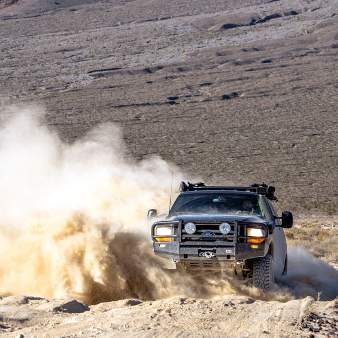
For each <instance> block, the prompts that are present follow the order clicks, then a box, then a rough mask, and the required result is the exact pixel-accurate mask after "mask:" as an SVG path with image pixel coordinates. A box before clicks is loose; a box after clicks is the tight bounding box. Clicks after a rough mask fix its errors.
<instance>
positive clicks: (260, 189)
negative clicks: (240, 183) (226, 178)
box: [180, 182, 277, 201]
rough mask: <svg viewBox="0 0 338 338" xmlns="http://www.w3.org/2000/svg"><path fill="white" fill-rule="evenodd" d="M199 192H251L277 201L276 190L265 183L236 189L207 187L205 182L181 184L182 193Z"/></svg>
mask: <svg viewBox="0 0 338 338" xmlns="http://www.w3.org/2000/svg"><path fill="white" fill-rule="evenodd" d="M197 190H235V191H250V192H255V193H257V194H259V195H265V196H266V197H267V198H268V199H269V200H272V201H277V197H276V196H275V191H276V188H275V187H273V186H271V185H267V184H265V183H264V182H263V183H262V184H258V183H254V184H252V185H250V186H249V187H236V186H207V185H205V184H204V183H203V182H198V183H190V182H181V184H180V191H181V192H184V191H197Z"/></svg>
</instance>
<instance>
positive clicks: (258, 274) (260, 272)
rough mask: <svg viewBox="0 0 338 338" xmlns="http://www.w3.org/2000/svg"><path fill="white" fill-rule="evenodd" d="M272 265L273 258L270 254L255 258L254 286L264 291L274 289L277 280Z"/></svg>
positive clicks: (253, 270) (253, 268) (253, 269)
mask: <svg viewBox="0 0 338 338" xmlns="http://www.w3.org/2000/svg"><path fill="white" fill-rule="evenodd" d="M272 265H273V259H272V255H270V254H267V255H266V256H265V257H260V258H256V259H254V260H253V264H252V284H253V286H254V287H256V288H258V289H260V290H262V291H269V290H271V289H272V287H273V285H274V282H275V278H274V274H273V267H272Z"/></svg>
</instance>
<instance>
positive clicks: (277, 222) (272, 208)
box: [267, 200, 282, 226]
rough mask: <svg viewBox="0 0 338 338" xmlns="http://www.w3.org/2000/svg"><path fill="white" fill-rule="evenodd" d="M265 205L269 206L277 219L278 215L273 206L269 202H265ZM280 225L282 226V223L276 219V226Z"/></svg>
mask: <svg viewBox="0 0 338 338" xmlns="http://www.w3.org/2000/svg"><path fill="white" fill-rule="evenodd" d="M267 203H268V204H269V207H270V210H271V212H272V214H273V216H275V217H278V213H277V210H276V208H275V206H274V204H273V203H272V202H271V201H269V200H267ZM281 224H282V221H281V220H280V219H276V225H279V226H280V225H281Z"/></svg>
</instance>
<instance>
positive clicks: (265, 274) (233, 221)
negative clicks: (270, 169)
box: [148, 182, 293, 290]
mask: <svg viewBox="0 0 338 338" xmlns="http://www.w3.org/2000/svg"><path fill="white" fill-rule="evenodd" d="M275 201H277V198H276V196H275V188H274V187H272V186H267V185H266V184H264V183H263V184H253V185H251V186H249V187H222V186H206V185H205V184H204V183H196V184H192V183H189V182H187V183H185V182H182V183H181V185H180V194H179V196H178V197H177V199H176V201H175V202H174V204H173V205H172V207H171V208H170V211H169V214H168V215H167V216H166V217H165V218H163V219H164V220H161V221H155V219H156V217H158V216H157V211H156V210H155V209H151V210H149V212H148V219H149V220H152V221H153V222H154V221H155V223H153V224H152V227H151V235H152V239H153V248H154V252H155V254H157V255H160V256H164V257H167V258H169V259H171V260H172V261H173V262H174V263H175V264H176V268H177V269H179V270H182V269H183V270H186V271H192V270H201V269H202V270H219V271H222V270H224V269H228V268H230V269H232V270H233V271H234V272H235V274H236V275H237V276H240V277H244V278H245V279H248V281H250V282H252V285H254V286H255V287H257V288H260V289H262V290H269V289H271V287H272V286H273V284H274V282H275V281H276V280H278V279H280V278H281V276H282V275H283V274H286V272H287V246H286V239H285V235H284V230H283V228H291V227H292V224H293V216H292V213H291V212H288V211H284V212H283V213H282V215H281V216H278V215H277V213H276V209H275V207H274V202H275Z"/></svg>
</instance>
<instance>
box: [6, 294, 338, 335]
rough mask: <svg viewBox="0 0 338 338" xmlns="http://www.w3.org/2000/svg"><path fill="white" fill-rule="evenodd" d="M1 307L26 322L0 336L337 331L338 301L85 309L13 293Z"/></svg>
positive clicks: (176, 302) (10, 320) (223, 301)
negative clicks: (18, 328) (14, 330)
mask: <svg viewBox="0 0 338 338" xmlns="http://www.w3.org/2000/svg"><path fill="white" fill-rule="evenodd" d="M3 304H5V305H3ZM5 307H6V308H7V312H6V316H7V317H6V319H7V322H6V324H3V325H4V326H6V325H8V326H13V325H18V326H25V327H24V328H23V329H21V330H19V331H16V332H13V333H3V334H2V336H3V337H19V336H20V335H22V336H24V337H121V336H122V337H124V336H134V337H154V336H157V337H159V336H165V337H187V336H194V337H296V336H298V337H313V336H314V335H315V336H316V337H336V336H337V320H336V319H337V311H338V304H337V301H331V302H316V301H314V299H313V298H311V297H307V298H304V299H301V300H292V301H288V302H285V303H282V302H276V301H269V302H263V301H260V300H254V299H252V298H250V297H245V296H236V295H233V296H224V297H219V298H217V299H213V300H205V299H194V298H184V297H175V298H171V299H166V300H161V301H153V302H142V301H139V300H135V299H129V300H122V301H116V302H109V303H101V304H99V305H95V306H91V307H90V309H89V310H88V311H87V309H86V307H84V306H83V305H81V303H77V302H75V301H71V300H66V301H47V300H45V299H34V298H27V297H21V298H19V297H16V298H5V299H3V300H2V301H1V305H0V311H3V309H4V308H5ZM67 311H68V313H67ZM69 312H70V313H69ZM72 312H80V313H72ZM22 336H20V337H22Z"/></svg>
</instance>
